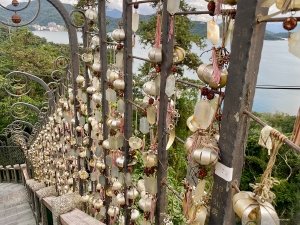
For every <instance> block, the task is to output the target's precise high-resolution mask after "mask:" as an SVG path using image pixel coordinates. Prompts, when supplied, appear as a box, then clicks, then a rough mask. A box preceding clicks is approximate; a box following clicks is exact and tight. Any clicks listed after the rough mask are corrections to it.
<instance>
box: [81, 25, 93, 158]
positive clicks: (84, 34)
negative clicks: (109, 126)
mask: <svg viewBox="0 0 300 225" xmlns="http://www.w3.org/2000/svg"><path fill="white" fill-rule="evenodd" d="M88 35H89V33H88V26H87V23H85V24H84V26H83V28H82V41H83V48H84V49H86V48H87V47H88V41H89V37H88ZM84 78H85V90H86V89H87V88H88V87H89V85H90V77H89V74H88V67H87V63H84ZM86 95H87V100H86V106H87V117H88V118H89V117H90V116H91V112H92V110H91V98H90V97H91V96H90V94H88V93H87V92H86ZM91 130H92V125H91V124H90V123H88V137H89V149H88V154H87V156H88V158H91V148H90V147H91V145H92V142H93V139H92V138H91Z"/></svg>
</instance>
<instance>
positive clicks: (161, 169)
mask: <svg viewBox="0 0 300 225" xmlns="http://www.w3.org/2000/svg"><path fill="white" fill-rule="evenodd" d="M167 4H168V1H163V13H162V15H163V19H162V59H163V61H162V64H161V73H160V75H161V83H160V97H159V121H158V127H157V129H158V149H157V151H158V168H157V190H158V192H157V202H156V211H155V224H156V225H159V224H164V223H163V220H164V214H165V213H166V208H167V206H168V203H167V198H166V186H165V185H163V184H164V183H166V181H167V168H168V152H167V150H166V146H167V136H166V133H165V131H166V116H167V105H168V96H167V95H166V93H165V89H166V80H167V77H168V75H169V74H170V73H171V67H172V63H173V57H172V56H173V42H174V40H173V38H174V35H172V37H171V39H170V40H169V41H168V33H169V30H170V15H169V13H168V11H167Z"/></svg>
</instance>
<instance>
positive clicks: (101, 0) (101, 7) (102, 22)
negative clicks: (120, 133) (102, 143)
mask: <svg viewBox="0 0 300 225" xmlns="http://www.w3.org/2000/svg"><path fill="white" fill-rule="evenodd" d="M105 2H106V1H105V0H98V26H99V38H100V46H99V48H100V64H101V71H100V73H101V92H102V124H103V139H104V140H106V139H107V138H108V126H107V124H106V120H107V118H108V115H107V113H108V101H107V100H106V92H105V91H106V89H107V82H106V72H107V37H106V11H105V9H106V8H105V7H106V5H105ZM102 154H104V162H105V165H107V164H106V156H107V151H105V149H103V153H102ZM107 168H108V167H106V169H105V177H108V175H109V171H108V169H107ZM108 187H109V183H108V178H106V179H105V191H106V190H107V189H108ZM104 193H105V192H104ZM109 202H110V198H109V196H108V195H106V194H105V207H106V212H107V209H108V206H109ZM106 224H110V221H109V215H108V214H107V213H106Z"/></svg>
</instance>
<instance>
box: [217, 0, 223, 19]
mask: <svg viewBox="0 0 300 225" xmlns="http://www.w3.org/2000/svg"><path fill="white" fill-rule="evenodd" d="M222 4H223V0H217V4H216V9H215V15H216V16H219V15H220V14H221V8H222Z"/></svg>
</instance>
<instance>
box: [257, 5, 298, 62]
mask: <svg viewBox="0 0 300 225" xmlns="http://www.w3.org/2000/svg"><path fill="white" fill-rule="evenodd" d="M273 4H275V5H276V8H277V9H279V11H278V12H276V13H273V14H271V15H268V16H265V18H270V17H272V16H275V15H277V14H279V13H282V14H286V13H289V12H290V13H293V12H295V11H299V10H300V1H299V0H266V1H265V2H264V3H263V4H262V6H263V7H270V6H272V5H273ZM292 15H293V14H292ZM262 21H263V20H262ZM297 23H298V21H297V19H296V18H295V17H293V16H290V17H287V18H286V19H285V20H284V21H283V24H282V26H283V28H284V29H285V30H287V31H288V32H289V38H288V42H289V44H288V45H289V52H290V53H291V54H293V55H295V56H296V57H298V58H300V29H299V30H297V31H295V32H294V33H290V31H291V30H293V29H295V28H296V27H297Z"/></svg>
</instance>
